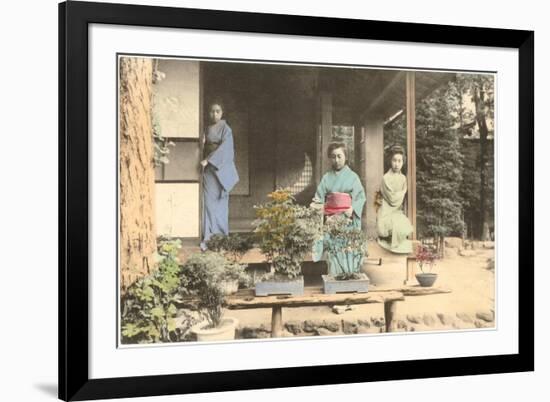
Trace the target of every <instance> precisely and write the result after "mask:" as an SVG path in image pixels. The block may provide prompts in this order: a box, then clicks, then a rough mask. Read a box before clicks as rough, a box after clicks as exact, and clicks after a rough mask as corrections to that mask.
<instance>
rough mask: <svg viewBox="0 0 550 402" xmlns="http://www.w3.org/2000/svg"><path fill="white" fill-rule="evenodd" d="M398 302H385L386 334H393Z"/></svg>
mask: <svg viewBox="0 0 550 402" xmlns="http://www.w3.org/2000/svg"><path fill="white" fill-rule="evenodd" d="M396 302H397V301H396V300H384V321H385V322H386V332H393V318H394V317H395V311H396Z"/></svg>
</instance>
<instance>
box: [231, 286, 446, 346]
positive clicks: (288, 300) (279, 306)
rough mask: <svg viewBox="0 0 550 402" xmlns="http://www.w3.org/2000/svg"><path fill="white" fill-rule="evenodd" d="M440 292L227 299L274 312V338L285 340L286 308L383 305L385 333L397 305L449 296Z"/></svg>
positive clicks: (309, 292) (314, 292) (249, 293)
mask: <svg viewBox="0 0 550 402" xmlns="http://www.w3.org/2000/svg"><path fill="white" fill-rule="evenodd" d="M449 292H450V290H446V289H440V288H421V287H415V286H411V287H403V288H398V289H373V290H370V291H369V292H368V293H339V294H331V295H328V294H324V293H322V289H321V288H319V287H306V289H305V292H304V295H303V296H261V297H256V296H254V290H253V289H243V290H240V291H239V292H237V293H236V294H235V295H232V296H228V297H227V308H228V309H231V310H237V309H255V308H271V337H272V338H276V337H280V336H282V332H283V311H282V310H283V307H284V308H293V307H294V308H295V307H312V306H333V305H349V304H367V303H383V304H384V320H385V324H386V332H391V331H392V329H393V320H394V316H395V309H396V302H398V301H404V300H405V296H421V295H429V294H437V293H449Z"/></svg>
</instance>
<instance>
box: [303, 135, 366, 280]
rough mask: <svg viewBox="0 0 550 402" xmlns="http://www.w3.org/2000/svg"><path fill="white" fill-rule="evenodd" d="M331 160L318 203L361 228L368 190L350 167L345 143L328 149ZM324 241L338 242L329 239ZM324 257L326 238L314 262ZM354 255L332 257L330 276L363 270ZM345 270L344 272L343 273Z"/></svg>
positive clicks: (326, 211)
mask: <svg viewBox="0 0 550 402" xmlns="http://www.w3.org/2000/svg"><path fill="white" fill-rule="evenodd" d="M327 153H328V157H329V158H330V160H331V164H332V169H331V170H330V171H328V172H327V173H325V175H324V176H323V178H322V179H321V182H320V183H319V186H318V187H317V192H316V194H315V198H314V199H313V201H314V203H322V204H323V210H324V215H325V216H328V217H329V218H327V219H330V216H334V215H336V214H342V213H343V214H345V215H346V216H348V217H349V218H350V222H349V227H350V228H358V229H361V214H362V212H363V206H364V205H365V200H366V197H365V190H364V189H363V185H362V184H361V180H360V179H359V176H358V175H357V174H356V173H355V172H354V171H353V170H351V169H350V167H349V166H348V165H347V162H348V161H347V155H348V152H347V148H346V145H345V144H343V143H332V144H330V145H329V147H328V152H327ZM328 236H329V235H328V234H325V238H324V241H338V239H330V238H328ZM322 255H323V239H322V240H320V241H317V242H316V243H315V244H314V250H313V260H314V261H319V260H320V259H321V257H322ZM354 257H355V256H354V253H353V252H339V253H338V254H336V255H334V256H329V273H330V274H331V275H332V276H336V275H338V274H341V273H353V272H359V270H360V264H361V261H360V259H357V258H354ZM342 270H343V271H344V272H342Z"/></svg>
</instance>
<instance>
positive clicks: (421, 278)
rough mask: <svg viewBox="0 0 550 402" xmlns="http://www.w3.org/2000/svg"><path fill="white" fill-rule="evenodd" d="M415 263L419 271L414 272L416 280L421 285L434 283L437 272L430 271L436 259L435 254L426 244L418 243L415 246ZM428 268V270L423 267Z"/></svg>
mask: <svg viewBox="0 0 550 402" xmlns="http://www.w3.org/2000/svg"><path fill="white" fill-rule="evenodd" d="M415 256H416V263H417V264H418V266H419V267H420V270H421V271H422V272H421V273H418V274H416V275H415V276H416V280H417V281H418V283H419V284H420V286H422V287H430V286H432V285H433V284H434V283H435V280H436V279H437V274H436V273H435V272H431V271H432V268H433V266H434V265H435V262H436V260H437V254H436V253H434V252H432V251H431V250H430V249H429V248H428V247H427V246H425V245H422V244H421V245H419V246H418V247H417V248H416V255H415ZM425 268H429V271H428V272H425V271H424V269H425Z"/></svg>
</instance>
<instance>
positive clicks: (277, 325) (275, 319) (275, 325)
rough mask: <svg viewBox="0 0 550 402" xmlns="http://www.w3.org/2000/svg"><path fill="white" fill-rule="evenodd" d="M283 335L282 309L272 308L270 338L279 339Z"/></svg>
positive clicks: (278, 307)
mask: <svg viewBox="0 0 550 402" xmlns="http://www.w3.org/2000/svg"><path fill="white" fill-rule="evenodd" d="M282 335H283V308H282V307H281V306H273V308H272V310H271V337H272V338H279V337H281V336H282Z"/></svg>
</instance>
